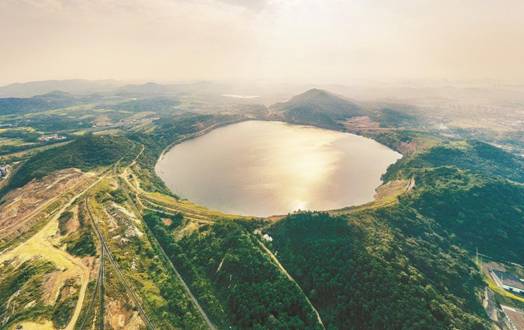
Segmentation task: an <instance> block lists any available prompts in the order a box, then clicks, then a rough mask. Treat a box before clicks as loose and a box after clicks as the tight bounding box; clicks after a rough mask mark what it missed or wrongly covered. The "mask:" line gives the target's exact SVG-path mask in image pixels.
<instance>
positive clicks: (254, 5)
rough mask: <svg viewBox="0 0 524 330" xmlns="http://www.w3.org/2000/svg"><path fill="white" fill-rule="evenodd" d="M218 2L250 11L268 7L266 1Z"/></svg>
mask: <svg viewBox="0 0 524 330" xmlns="http://www.w3.org/2000/svg"><path fill="white" fill-rule="evenodd" d="M219 1H220V2H223V3H227V4H230V5H234V6H239V7H244V8H248V9H251V10H255V11H258V10H262V9H263V8H265V7H266V6H267V5H268V2H267V1H266V0H219Z"/></svg>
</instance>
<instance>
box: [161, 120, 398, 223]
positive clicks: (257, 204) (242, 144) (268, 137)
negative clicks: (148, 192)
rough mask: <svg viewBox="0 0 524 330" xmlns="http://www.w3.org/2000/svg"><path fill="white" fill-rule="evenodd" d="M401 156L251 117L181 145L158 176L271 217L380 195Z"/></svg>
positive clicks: (189, 194) (219, 203) (202, 198)
mask: <svg viewBox="0 0 524 330" xmlns="http://www.w3.org/2000/svg"><path fill="white" fill-rule="evenodd" d="M400 157H401V155H400V154H399V153H397V152H395V151H393V150H391V149H389V148H387V147H386V146H383V145H381V144H379V143H377V142H375V141H373V140H371V139H367V138H364V137H360V136H357V135H353V134H348V133H341V132H335V131H330V130H325V129H319V128H314V127H309V126H298V125H289V124H285V123H281V122H265V121H248V122H242V123H239V124H233V125H229V126H226V127H222V128H218V129H216V130H213V131H211V132H210V133H208V134H206V135H203V136H201V137H197V138H195V139H192V140H188V141H185V142H183V143H181V144H178V145H176V146H174V147H173V148H172V149H171V150H169V151H168V152H166V153H165V154H164V155H163V156H162V157H161V159H160V160H159V161H158V163H157V166H156V171H157V174H158V175H159V176H160V177H161V178H162V179H163V180H164V182H165V183H166V184H167V186H168V187H169V188H170V189H171V190H172V191H173V192H174V193H176V194H177V195H179V196H181V197H183V198H187V199H190V200H192V201H194V202H196V203H199V204H202V205H205V206H207V207H209V208H213V209H217V210H221V211H224V212H229V213H235V214H244V215H253V216H268V215H274V214H286V213H288V212H291V211H295V210H298V209H301V210H329V209H336V208H341V207H345V206H351V205H359V204H363V203H366V202H369V201H372V200H373V195H374V193H375V188H376V187H378V186H379V185H380V184H381V180H380V177H381V175H382V174H383V173H384V172H385V171H386V169H387V167H388V166H389V165H390V164H392V163H394V162H395V161H396V160H397V159H399V158H400Z"/></svg>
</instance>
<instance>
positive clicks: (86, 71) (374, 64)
mask: <svg viewBox="0 0 524 330" xmlns="http://www.w3.org/2000/svg"><path fill="white" fill-rule="evenodd" d="M523 15H524V1H522V0H504V1H500V0H460V1H457V0H439V1H437V0H0V40H1V41H2V42H0V83H2V84H7V83H12V82H22V81H32V80H47V79H72V78H84V79H119V80H136V81H139V80H155V81H182V80H239V81H251V80H252V81H259V80H260V81H274V82H279V83H339V84H348V83H351V82H352V81H356V80H376V81H386V82H387V81H396V80H428V79H429V80H431V79H436V80H438V79H447V80H481V79H490V80H500V81H505V82H516V83H522V82H524V65H523V59H524V19H523Z"/></svg>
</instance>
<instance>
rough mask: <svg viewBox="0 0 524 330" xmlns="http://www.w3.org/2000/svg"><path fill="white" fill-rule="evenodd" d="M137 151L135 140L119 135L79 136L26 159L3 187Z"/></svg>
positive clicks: (85, 167) (87, 167)
mask: <svg viewBox="0 0 524 330" xmlns="http://www.w3.org/2000/svg"><path fill="white" fill-rule="evenodd" d="M138 150H139V149H138V147H137V145H136V144H135V143H133V142H131V141H130V140H128V139H127V138H125V137H122V136H110V135H103V136H96V135H86V136H82V137H80V138H78V139H76V140H75V141H73V142H71V143H68V144H66V145H63V146H60V147H56V148H52V149H48V150H45V151H43V152H40V153H38V154H36V155H34V156H32V157H31V158H29V159H28V160H27V161H26V162H25V163H24V164H23V165H22V166H21V167H20V168H19V169H18V170H17V171H16V173H15V175H14V177H13V178H12V180H11V182H10V184H9V187H7V188H16V187H20V186H23V185H24V184H26V183H27V182H29V181H31V180H32V179H39V178H42V177H44V176H46V175H48V174H50V173H52V172H54V171H58V170H62V169H66V168H70V167H75V168H79V169H81V170H84V171H86V170H90V169H93V168H96V167H99V166H108V165H111V164H113V163H115V162H116V161H118V160H120V159H122V160H123V161H126V160H127V161H128V160H131V159H133V157H134V156H136V154H137V153H138Z"/></svg>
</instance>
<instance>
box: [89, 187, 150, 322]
mask: <svg viewBox="0 0 524 330" xmlns="http://www.w3.org/2000/svg"><path fill="white" fill-rule="evenodd" d="M85 203H86V210H87V214H88V216H89V219H90V221H91V224H92V226H93V229H94V231H95V233H96V235H97V237H98V239H99V241H100V244H101V246H102V250H103V251H104V252H103V253H104V254H105V255H106V257H107V260H109V263H110V264H111V266H112V267H113V269H114V271H115V274H116V277H117V278H118V280H119V281H120V283H121V284H122V285H123V287H124V290H125V291H126V293H127V295H128V297H129V298H130V299H131V300H132V302H133V304H134V305H135V307H136V309H137V310H138V314H139V315H140V318H141V319H142V321H144V324H145V325H146V328H147V329H155V326H154V325H153V322H152V321H151V320H150V319H149V317H148V316H147V314H146V312H145V310H144V308H143V307H142V303H141V301H140V299H139V298H138V295H137V294H136V293H135V291H134V290H133V289H132V286H131V285H130V284H129V282H128V281H127V279H126V278H125V276H124V274H123V273H122V271H121V269H120V266H119V265H118V263H117V262H116V261H115V259H114V258H113V255H112V253H111V250H110V249H109V247H108V245H107V242H106V240H105V238H104V236H103V235H102V233H101V232H100V229H99V228H98V225H97V224H96V221H95V219H94V217H93V214H92V212H91V209H90V208H89V204H88V198H87V196H86V197H85Z"/></svg>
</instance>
